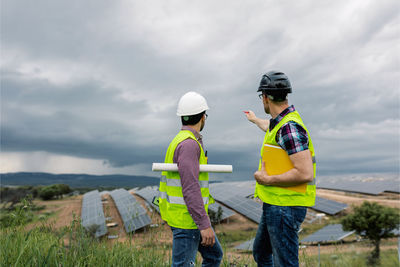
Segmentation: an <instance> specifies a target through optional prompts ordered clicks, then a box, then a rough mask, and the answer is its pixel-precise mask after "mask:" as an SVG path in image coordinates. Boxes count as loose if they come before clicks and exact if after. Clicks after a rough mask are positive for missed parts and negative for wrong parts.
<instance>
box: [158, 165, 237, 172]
mask: <svg viewBox="0 0 400 267" xmlns="http://www.w3.org/2000/svg"><path fill="white" fill-rule="evenodd" d="M151 170H152V171H153V172H160V171H169V172H177V171H178V165H176V163H153V166H152V168H151ZM232 171H233V169H232V165H217V164H204V165H203V164H200V172H229V173H230V172H232Z"/></svg>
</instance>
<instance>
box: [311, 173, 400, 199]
mask: <svg viewBox="0 0 400 267" xmlns="http://www.w3.org/2000/svg"><path fill="white" fill-rule="evenodd" d="M317 187H318V188H323V189H331V190H338V191H346V192H354V193H362V194H369V195H379V194H381V193H383V192H384V191H387V192H394V193H400V178H399V176H398V175H397V176H396V175H389V174H386V175H384V174H371V175H368V176H365V175H364V176H361V175H353V176H352V175H349V176H332V177H325V176H323V177H321V178H320V179H318V181H317Z"/></svg>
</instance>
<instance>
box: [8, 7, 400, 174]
mask: <svg viewBox="0 0 400 267" xmlns="http://www.w3.org/2000/svg"><path fill="white" fill-rule="evenodd" d="M399 7H400V6H399V3H398V1H380V2H379V3H378V2H374V1H361V0H360V1H352V2H351V4H349V3H348V1H335V3H325V2H315V1H302V2H299V3H297V2H296V3H293V1H281V2H279V3H276V2H273V1H255V2H252V3H247V2H242V1H234V2H232V1H230V2H218V3H215V2H211V1H202V2H201V3H186V2H185V3H181V2H176V1H163V2H161V3H158V4H157V5H155V3H150V2H130V1H116V2H115V1H114V2H109V1H86V2H85V3H82V2H81V1H65V2H62V1H58V2H54V1H35V3H22V2H19V1H9V0H6V1H3V3H2V9H1V31H2V38H1V54H2V63H1V150H2V152H19V153H21V155H22V154H23V153H24V152H29V151H45V152H49V153H54V154H58V155H69V156H74V157H78V158H79V157H82V158H89V159H90V158H91V159H101V160H105V161H106V162H108V163H109V164H110V166H116V167H124V166H131V165H137V164H149V165H150V164H151V162H154V161H162V160H163V156H164V155H163V154H164V152H165V149H166V147H167V146H168V143H169V141H170V139H171V138H172V137H173V136H174V134H175V133H176V132H177V131H178V130H179V127H180V124H179V119H178V118H177V117H176V115H175V110H176V104H177V101H178V99H179V97H180V96H181V95H182V94H184V93H185V92H186V91H188V90H195V91H198V92H200V93H202V94H203V95H204V96H206V98H207V99H208V102H209V105H210V107H211V110H210V111H209V114H210V117H209V119H208V121H207V125H206V128H205V130H204V132H203V134H204V140H205V145H206V148H207V150H208V151H209V155H210V161H212V162H215V163H221V164H233V165H234V168H235V173H234V174H233V175H230V176H229V175H228V176H223V175H222V176H220V177H222V178H229V179H247V178H251V176H252V174H253V172H254V170H255V169H256V168H257V165H258V157H259V156H258V153H259V152H258V151H259V147H260V145H261V141H262V138H263V133H262V132H261V131H259V130H258V129H257V127H256V126H254V125H252V124H250V123H249V122H247V121H246V119H245V117H244V115H243V113H242V110H246V109H252V110H254V111H255V112H256V114H257V115H258V116H262V117H267V116H266V115H265V114H264V113H263V109H262V106H261V102H260V101H259V100H258V98H257V94H256V88H257V85H258V82H259V79H260V77H261V74H262V73H263V72H265V71H268V70H270V69H280V70H283V71H285V72H286V73H287V74H288V76H289V77H290V79H291V82H292V85H293V94H292V95H291V96H290V98H289V99H290V102H291V103H293V104H295V106H296V108H297V109H298V110H299V111H300V113H301V114H302V115H303V117H304V121H305V122H306V124H307V126H308V128H309V130H310V132H311V136H312V137H313V141H314V144H315V147H316V149H317V153H318V154H317V157H318V170H319V173H321V174H332V173H357V172H397V173H398V172H399V168H398V165H399V159H400V155H399V146H400V144H399V132H400V116H399V110H400V102H399V91H398V88H399V84H398V78H397V77H398V76H399V68H398V66H399V57H398V56H397V53H395V52H396V51H395V47H397V46H396V45H397V43H398V41H399V36H398V26H397V25H398V24H399V22H400V21H399V20H400V19H399V14H398V12H397V10H399ZM21 168H22V169H23V167H21Z"/></svg>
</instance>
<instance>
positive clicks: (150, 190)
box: [135, 186, 235, 221]
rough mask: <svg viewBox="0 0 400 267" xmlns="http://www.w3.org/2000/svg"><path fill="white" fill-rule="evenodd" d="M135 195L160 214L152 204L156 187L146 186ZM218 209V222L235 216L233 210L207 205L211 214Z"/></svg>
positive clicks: (156, 192) (156, 193)
mask: <svg viewBox="0 0 400 267" xmlns="http://www.w3.org/2000/svg"><path fill="white" fill-rule="evenodd" d="M135 194H137V195H138V196H140V197H141V198H143V199H144V200H145V201H146V202H147V203H148V204H150V205H151V206H152V207H153V208H154V209H155V210H157V212H158V213H160V209H159V208H158V206H156V205H154V204H153V198H154V197H155V196H158V187H154V186H148V187H145V188H142V189H140V190H136V191H135ZM219 207H221V209H222V215H221V218H220V221H223V220H225V219H227V218H229V217H231V216H232V215H234V214H235V212H234V211H233V210H231V209H229V208H227V207H224V206H222V205H220V204H219V203H213V204H211V205H209V206H208V209H209V210H211V211H213V212H218V209H219Z"/></svg>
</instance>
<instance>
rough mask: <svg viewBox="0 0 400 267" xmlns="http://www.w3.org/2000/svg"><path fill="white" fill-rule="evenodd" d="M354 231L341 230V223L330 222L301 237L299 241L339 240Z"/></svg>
mask: <svg viewBox="0 0 400 267" xmlns="http://www.w3.org/2000/svg"><path fill="white" fill-rule="evenodd" d="M354 232H355V231H343V229H342V225H341V224H330V225H327V226H325V227H324V228H322V229H320V230H318V231H317V232H315V233H313V234H311V235H309V236H307V237H306V238H303V239H302V240H301V241H300V242H301V243H325V242H334V241H340V240H342V239H343V238H345V237H347V236H349V235H351V234H353V233H354Z"/></svg>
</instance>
